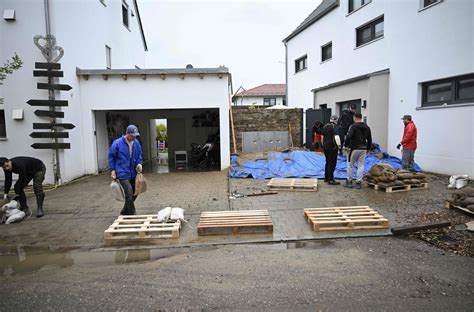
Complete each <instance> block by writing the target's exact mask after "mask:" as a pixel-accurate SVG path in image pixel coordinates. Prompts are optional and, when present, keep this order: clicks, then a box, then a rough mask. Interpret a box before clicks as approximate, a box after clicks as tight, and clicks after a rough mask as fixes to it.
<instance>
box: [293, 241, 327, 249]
mask: <svg viewBox="0 0 474 312" xmlns="http://www.w3.org/2000/svg"><path fill="white" fill-rule="evenodd" d="M332 246H334V242H332V241H329V240H319V241H298V242H291V243H286V249H299V248H303V249H323V248H327V247H332Z"/></svg>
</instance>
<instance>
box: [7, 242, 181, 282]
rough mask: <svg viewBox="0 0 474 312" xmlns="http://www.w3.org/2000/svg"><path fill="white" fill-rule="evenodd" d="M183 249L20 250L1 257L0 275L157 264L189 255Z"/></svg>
mask: <svg viewBox="0 0 474 312" xmlns="http://www.w3.org/2000/svg"><path fill="white" fill-rule="evenodd" d="M186 251H187V250H185V249H183V248H172V249H135V250H116V251H78V250H50V249H46V248H31V247H30V248H27V247H25V248H21V247H19V248H17V250H16V251H14V252H10V253H8V254H7V255H3V256H0V275H3V276H8V275H12V274H18V273H27V272H34V271H38V270H40V269H43V268H48V267H50V268H67V267H71V266H73V265H77V266H91V265H92V266H96V265H109V264H124V263H137V262H146V261H153V260H158V259H163V258H167V257H172V256H175V255H177V254H181V253H184V252H186Z"/></svg>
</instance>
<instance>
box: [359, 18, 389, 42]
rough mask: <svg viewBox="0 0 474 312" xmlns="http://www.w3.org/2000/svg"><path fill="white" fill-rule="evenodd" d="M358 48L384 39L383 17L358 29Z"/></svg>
mask: <svg viewBox="0 0 474 312" xmlns="http://www.w3.org/2000/svg"><path fill="white" fill-rule="evenodd" d="M356 36H357V40H356V42H357V46H361V45H363V44H366V43H368V42H371V41H373V40H375V39H377V38H380V37H383V16H382V17H380V18H377V19H376V20H374V21H372V22H370V23H368V24H366V25H364V26H361V27H359V28H357V29H356Z"/></svg>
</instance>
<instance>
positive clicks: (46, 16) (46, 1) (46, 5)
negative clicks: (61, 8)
mask: <svg viewBox="0 0 474 312" xmlns="http://www.w3.org/2000/svg"><path fill="white" fill-rule="evenodd" d="M44 20H45V22H46V35H51V25H50V23H49V0H44Z"/></svg>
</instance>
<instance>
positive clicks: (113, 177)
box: [110, 170, 117, 180]
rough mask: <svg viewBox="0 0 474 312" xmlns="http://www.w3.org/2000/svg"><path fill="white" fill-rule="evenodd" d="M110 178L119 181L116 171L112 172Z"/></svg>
mask: <svg viewBox="0 0 474 312" xmlns="http://www.w3.org/2000/svg"><path fill="white" fill-rule="evenodd" d="M110 177H111V178H112V179H114V180H115V179H117V173H116V172H115V170H112V172H111V173H110Z"/></svg>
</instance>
